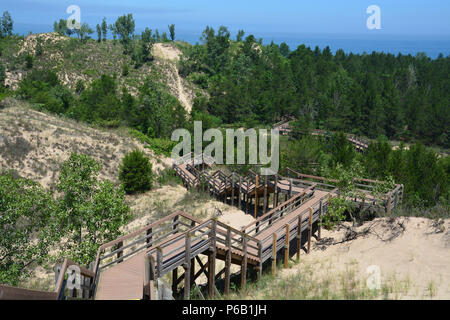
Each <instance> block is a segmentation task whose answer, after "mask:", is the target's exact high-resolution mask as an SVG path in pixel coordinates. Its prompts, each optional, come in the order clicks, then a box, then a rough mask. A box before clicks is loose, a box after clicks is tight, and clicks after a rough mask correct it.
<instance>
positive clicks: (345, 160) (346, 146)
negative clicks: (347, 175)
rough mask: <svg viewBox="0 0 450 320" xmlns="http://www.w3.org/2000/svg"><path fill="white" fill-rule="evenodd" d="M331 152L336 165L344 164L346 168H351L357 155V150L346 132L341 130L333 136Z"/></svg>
mask: <svg viewBox="0 0 450 320" xmlns="http://www.w3.org/2000/svg"><path fill="white" fill-rule="evenodd" d="M331 154H332V157H333V163H334V164H335V165H337V164H342V165H343V166H344V167H345V168H349V167H350V166H351V164H352V163H353V159H354V158H355V156H356V151H355V148H354V147H353V145H352V144H351V143H350V142H349V141H348V140H347V137H346V136H345V134H344V133H342V132H340V133H337V134H335V135H333V136H332V142H331Z"/></svg>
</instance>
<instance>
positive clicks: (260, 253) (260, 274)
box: [257, 242, 262, 281]
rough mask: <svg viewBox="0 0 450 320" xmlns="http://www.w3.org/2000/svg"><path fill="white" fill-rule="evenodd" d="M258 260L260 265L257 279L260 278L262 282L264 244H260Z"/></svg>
mask: <svg viewBox="0 0 450 320" xmlns="http://www.w3.org/2000/svg"><path fill="white" fill-rule="evenodd" d="M258 258H259V264H258V272H257V278H258V281H261V276H262V244H261V242H258Z"/></svg>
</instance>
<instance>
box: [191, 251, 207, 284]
mask: <svg viewBox="0 0 450 320" xmlns="http://www.w3.org/2000/svg"><path fill="white" fill-rule="evenodd" d="M195 258H198V256H197V257H195ZM197 262H198V264H199V265H200V269H199V270H198V271H197V273H196V274H195V275H194V281H195V280H197V278H198V277H200V275H201V274H202V273H204V274H205V276H206V278H208V277H209V273H208V271H207V270H206V268H207V267H208V264H207V263H206V264H203V263H201V260H200V259H197Z"/></svg>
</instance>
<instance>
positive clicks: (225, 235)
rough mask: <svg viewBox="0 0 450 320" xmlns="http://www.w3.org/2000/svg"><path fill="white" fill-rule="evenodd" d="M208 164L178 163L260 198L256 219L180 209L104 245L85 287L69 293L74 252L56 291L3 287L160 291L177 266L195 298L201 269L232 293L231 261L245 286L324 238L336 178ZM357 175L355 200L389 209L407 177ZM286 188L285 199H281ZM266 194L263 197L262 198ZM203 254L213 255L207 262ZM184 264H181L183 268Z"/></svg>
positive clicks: (112, 296) (108, 293) (89, 294)
mask: <svg viewBox="0 0 450 320" xmlns="http://www.w3.org/2000/svg"><path fill="white" fill-rule="evenodd" d="M206 167H207V165H206V164H205V163H203V162H200V165H195V163H189V162H182V163H179V164H175V165H174V169H175V171H176V172H177V174H178V175H179V176H180V177H181V178H182V180H183V182H184V184H185V185H186V186H187V187H188V188H192V187H197V188H202V189H204V190H207V191H209V192H210V193H211V194H214V195H215V196H216V197H218V198H219V199H222V200H223V201H225V202H230V203H231V204H232V205H237V206H238V207H240V208H243V209H245V210H246V211H247V212H248V211H249V210H248V209H249V204H251V202H252V201H253V203H254V205H253V207H254V215H255V221H254V222H252V223H251V224H249V225H247V226H245V227H244V228H242V230H236V229H234V228H232V227H230V226H228V225H226V224H224V223H221V222H219V221H217V220H215V219H211V220H208V221H199V220H197V219H195V218H194V217H191V216H189V215H187V214H185V213H183V212H181V211H180V212H175V213H173V214H171V215H169V216H167V217H165V218H163V219H161V220H158V221H156V222H154V223H152V224H149V225H147V226H145V227H144V228H142V229H140V230H137V231H135V232H133V233H130V234H128V235H126V236H123V237H120V238H118V239H116V240H114V241H112V242H110V243H107V244H104V245H102V246H101V247H100V248H99V250H98V253H97V258H96V261H95V263H94V264H93V268H92V271H91V270H87V269H85V268H80V270H81V283H82V286H81V288H80V289H78V290H70V293H69V294H68V295H67V294H66V292H67V289H66V286H67V281H66V280H64V275H65V274H66V271H67V270H68V268H69V267H70V266H72V265H74V263H72V262H71V261H69V260H66V261H65V262H64V264H63V266H62V267H61V270H60V272H59V276H58V277H57V278H58V282H57V286H56V290H55V292H54V293H50V294H49V293H39V292H36V291H29V290H28V291H27V290H25V291H24V290H23V289H17V288H10V287H5V286H0V295H3V298H4V299H5V298H6V299H8V298H14V297H21V298H30V299H33V298H36V297H38V298H41V299H63V298H67V297H69V296H71V297H78V298H91V299H92V298H93V299H99V300H129V299H155V298H156V292H155V289H156V288H155V283H157V282H156V281H157V280H158V279H160V278H162V277H163V276H165V275H167V274H169V273H171V279H172V291H173V292H174V293H177V292H181V291H182V292H183V295H184V299H189V298H190V291H191V290H190V289H191V287H192V285H193V284H194V283H195V280H196V279H197V278H198V277H199V276H200V275H202V274H204V275H205V276H206V278H207V279H208V295H209V296H210V297H213V296H214V294H215V291H216V290H217V289H216V286H215V282H216V280H218V279H220V278H221V277H222V276H223V277H224V293H225V294H228V293H229V290H230V282H231V265H232V264H234V265H238V266H239V267H240V269H241V272H240V276H241V288H244V287H245V285H246V282H247V271H248V268H251V269H254V270H256V272H257V275H258V277H260V276H261V274H262V270H263V265H264V264H265V263H267V262H270V263H271V265H272V272H273V273H275V271H276V260H277V256H283V257H284V265H285V266H287V264H288V259H289V253H290V248H291V246H295V250H294V251H295V252H296V255H297V257H298V258H299V257H300V253H301V250H302V249H303V250H305V251H306V252H308V253H309V252H310V249H311V238H312V236H313V235H315V237H317V238H320V226H319V224H318V222H319V221H320V219H321V216H322V215H324V214H325V213H326V211H327V207H328V200H329V199H330V198H331V197H334V196H336V192H337V189H336V187H335V186H334V185H333V181H328V180H326V179H324V178H321V177H315V176H308V175H303V174H300V173H297V172H295V171H293V170H290V169H287V170H286V176H281V175H278V174H277V175H273V176H270V177H261V176H259V175H257V174H256V173H254V172H251V171H250V172H249V173H248V175H246V176H244V177H243V176H240V175H238V174H236V173H232V174H231V175H226V174H225V173H224V172H222V171H221V170H216V171H215V172H213V173H208V171H210V170H211V168H206ZM202 168H203V170H202ZM205 168H206V169H208V170H204V169H205ZM355 182H356V183H357V185H358V186H359V188H360V191H361V194H364V195H365V196H361V197H359V198H358V197H356V198H354V199H351V200H353V201H355V203H356V204H358V205H360V206H361V207H365V208H372V209H374V210H384V211H387V212H390V210H391V209H392V208H394V207H395V206H397V205H398V204H399V203H401V200H402V194H403V186H402V185H397V186H396V187H395V189H394V190H392V191H391V192H388V193H387V194H385V195H383V196H382V197H381V198H380V197H379V198H375V197H374V196H373V195H372V193H371V191H372V190H373V188H374V185H375V184H376V183H379V182H377V181H371V180H358V181H355ZM270 194H273V205H272V208H269V206H270V205H269V203H268V202H269V201H268V200H269V198H270V197H269V195H270ZM280 195H281V198H283V196H284V200H283V199H282V200H281V201H280ZM259 198H262V199H263V200H261V201H258V199H259ZM291 251H292V250H291ZM201 256H206V257H207V259H208V260H207V262H206V263H204V262H203V261H204V260H202V259H200V257H201ZM217 260H222V261H224V262H225V267H224V268H223V269H222V270H220V271H219V270H216V261H217ZM179 271H182V272H181V274H180V275H179V273H178V272H179ZM216 271H219V272H216ZM0 298H2V297H1V296H0Z"/></svg>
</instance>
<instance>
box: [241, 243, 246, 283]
mask: <svg viewBox="0 0 450 320" xmlns="http://www.w3.org/2000/svg"><path fill="white" fill-rule="evenodd" d="M242 247H243V250H244V252H243V253H244V256H243V257H242V265H241V290H242V289H245V284H246V282H247V238H246V237H244V239H243V244H242Z"/></svg>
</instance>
